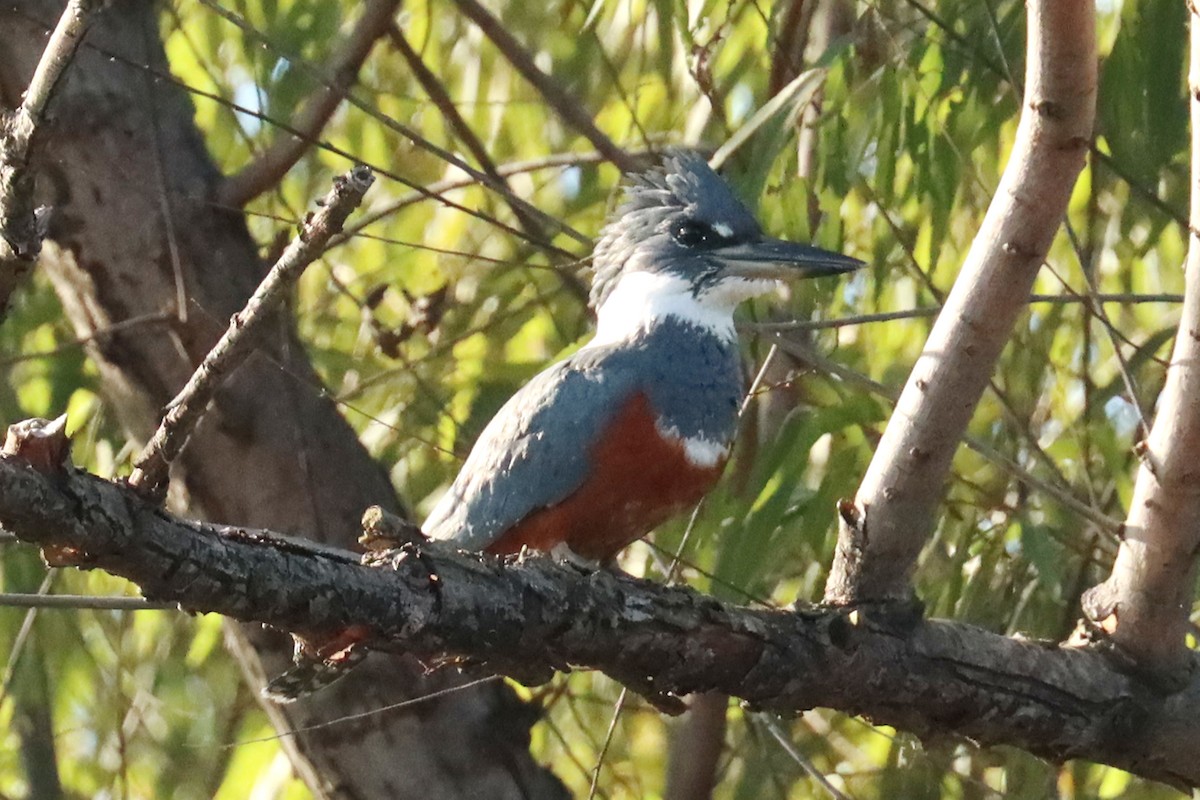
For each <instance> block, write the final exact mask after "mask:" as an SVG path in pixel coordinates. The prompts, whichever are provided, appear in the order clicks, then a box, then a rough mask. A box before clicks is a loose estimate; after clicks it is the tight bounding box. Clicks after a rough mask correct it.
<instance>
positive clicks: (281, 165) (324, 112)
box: [216, 0, 400, 207]
mask: <svg viewBox="0 0 1200 800" xmlns="http://www.w3.org/2000/svg"><path fill="white" fill-rule="evenodd" d="M399 5H400V2H399V0H368V2H367V3H365V4H364V8H363V13H362V16H361V17H359V19H358V22H356V23H355V24H354V28H353V29H352V30H351V31H350V35H349V36H348V37H346V39H345V41H343V42H342V43H341V44H340V45H339V47H338V48H337V50H335V51H334V53H333V55H332V56H331V57H330V59H329V70H328V73H329V74H328V77H327V79H326V81H324V82H322V83H321V84H320V85H319V86H318V87H317V90H316V92H315V93H314V94H313V95H312V96H311V97H309V98H308V99H307V100H305V102H304V106H303V107H302V108H301V109H300V111H299V113H298V114H297V115H296V118H295V119H294V120H293V121H292V123H291V128H292V129H293V130H295V131H299V132H300V134H301V135H296V134H294V133H290V132H280V133H279V134H278V135H277V136H276V138H275V140H274V141H273V142H271V144H270V145H268V146H267V148H266V149H265V150H263V151H262V152H261V153H259V154H258V156H257V157H256V158H255V159H254V160H253V161H251V162H250V163H249V164H247V165H246V166H244V167H242V169H241V170H240V171H239V172H238V173H237V174H235V175H230V176H229V177H227V178H226V179H225V180H224V181H223V182H222V183H221V185H220V187H219V188H218V189H217V193H216V200H217V202H218V203H221V204H223V205H229V206H235V207H241V206H244V205H245V204H246V203H248V202H250V201H251V200H253V199H254V198H255V197H258V196H259V195H260V194H262V193H263V192H265V191H268V190H269V189H271V188H272V187H274V186H275V185H277V184H278V183H279V181H280V180H281V179H282V178H283V176H284V175H285V174H286V173H287V171H288V170H289V169H291V168H292V167H293V166H294V165H295V164H296V162H297V161H299V160H300V159H301V157H303V155H304V154H305V153H307V152H308V149H309V146H310V143H311V142H313V141H315V140H317V139H318V138H319V137H320V136H321V131H323V130H324V129H325V125H326V124H327V123H328V122H329V120H330V118H331V117H332V116H333V112H334V111H336V110H337V107H338V105H339V104H341V102H342V100H343V99H345V97H346V93H347V92H348V91H349V90H350V87H351V86H352V85H353V84H354V81H355V80H356V79H357V78H358V72H359V70H360V69H361V68H362V65H363V63H364V62H365V61H366V60H367V56H368V55H369V54H370V52H371V49H372V48H373V47H374V46H375V42H376V41H378V40H379V39H380V38H381V37H383V36H384V35H385V34H386V33H387V32H388V28H389V27H390V26H391V24H392V19H393V18H394V17H395V15H396V8H397V7H398V6H399Z"/></svg>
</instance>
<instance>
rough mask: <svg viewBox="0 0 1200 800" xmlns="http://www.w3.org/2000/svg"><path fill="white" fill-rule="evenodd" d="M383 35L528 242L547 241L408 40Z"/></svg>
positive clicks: (577, 291)
mask: <svg viewBox="0 0 1200 800" xmlns="http://www.w3.org/2000/svg"><path fill="white" fill-rule="evenodd" d="M387 33H388V38H389V40H390V41H391V43H392V45H393V46H394V47H395V48H396V49H397V50H398V51H399V52H400V55H401V57H403V58H404V60H405V62H406V63H407V64H408V67H409V69H411V70H412V71H413V75H414V76H415V77H416V79H417V82H418V83H420V84H421V88H422V89H424V90H425V94H426V95H428V96H429V99H430V100H431V101H432V102H433V104H434V105H435V106H437V109H438V111H440V112H441V114H442V119H444V120H445V121H446V124H447V125H449V126H450V129H451V130H452V131H453V132H454V135H455V136H456V137H458V140H459V141H461V142H462V143H463V145H464V146H465V147H466V148H467V149H468V150H469V151H471V155H472V156H474V157H475V161H476V162H477V163H478V164H479V168H480V169H481V170H482V171H483V173H484V174H485V175H487V176H488V179H489V180H491V181H492V182H493V183H494V184H495V185H496V186H499V187H503V190H502V191H500V192H499V194H500V196H501V197H503V198H504V200H505V201H506V202H507V203H508V206H509V208H511V209H512V212H513V216H515V217H516V218H517V220H518V221H519V222H520V223H521V227H523V228H524V229H525V231H526V232H527V233H528V234H529V236H530V238H532V239H535V240H546V241H549V236H548V235H547V232H546V226H545V225H544V224H543V220H544V219H545V215H544V214H531V213H530V212H529V209H528V204H527V203H525V202H523V201H522V202H517V200H518V195H517V193H516V192H514V191H513V189H512V187H511V186H510V185H509V183H508V181H507V180H505V178H504V176H502V175H501V174H500V172H499V171H498V170H497V169H496V162H495V161H493V160H492V156H491V154H490V153H488V151H487V148H486V147H485V146H484V144H483V142H482V141H481V140H480V139H479V137H478V136H476V135H475V131H473V130H472V129H471V126H470V125H468V124H467V121H466V120H465V119H463V116H462V114H460V113H459V112H458V108H457V107H456V106H455V105H454V101H453V100H452V99H451V97H450V94H449V92H447V91H446V87H445V86H443V85H442V83H441V81H439V80H438V77H437V76H436V75H434V74H433V71H432V70H430V69H429V67H427V66H425V62H424V61H422V60H421V55H420V53H418V52H417V51H416V50H414V49H413V47H412V45H410V44H409V43H408V40H407V39H405V38H404V34H403V32H401V30H400V29H399V28H398V27H396V24H395V22H392V23H391V24H390V25H389V26H388V32H387ZM556 227H557V226H556ZM551 257H554V256H553V254H551ZM559 259H560V260H561V256H559ZM555 272H556V274H557V275H558V277H559V279H560V280H561V281H563V283H564V284H565V285H566V287H567V289H568V290H569V291H570V292H571V293H572V294H574V295H575V297H577V298H579V299H580V300H581V301H582V302H585V303H586V302H587V296H588V291H587V287H586V286H585V285H584V284H583V282H582V281H580V280H579V278H578V277H576V276H575V275H573V274H571V273H570V272H568V271H567V270H556V271H555Z"/></svg>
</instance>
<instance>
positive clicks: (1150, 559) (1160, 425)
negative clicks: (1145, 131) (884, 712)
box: [1083, 4, 1200, 682]
mask: <svg viewBox="0 0 1200 800" xmlns="http://www.w3.org/2000/svg"><path fill="white" fill-rule="evenodd" d="M1188 8H1189V13H1190V14H1191V65H1190V68H1189V71H1188V77H1189V83H1190V84H1191V92H1190V102H1191V118H1192V120H1191V121H1192V192H1191V195H1192V196H1191V204H1192V210H1191V221H1190V223H1189V229H1190V231H1191V236H1190V240H1189V246H1188V255H1187V264H1186V268H1185V269H1186V271H1185V283H1186V291H1185V294H1184V300H1183V310H1182V312H1181V316H1180V319H1179V332H1178V333H1177V334H1176V336H1175V347H1174V350H1173V351H1172V353H1171V363H1170V366H1169V367H1168V368H1167V380H1166V384H1165V385H1164V387H1163V391H1162V394H1161V395H1160V397H1159V401H1158V413H1157V415H1156V417H1155V419H1154V426H1153V428H1151V430H1150V435H1149V437H1148V438H1147V439H1146V441H1145V443H1144V447H1143V449H1142V451H1141V456H1142V463H1141V467H1140V468H1139V469H1138V474H1137V483H1136V485H1135V486H1134V492H1133V500H1132V501H1131V503H1130V506H1129V515H1128V517H1127V518H1126V520H1125V536H1124V538H1123V540H1122V542H1121V547H1120V549H1119V550H1118V551H1117V558H1116V561H1115V563H1114V564H1113V569H1112V574H1111V575H1110V576H1109V577H1108V580H1106V581H1105V582H1104V583H1102V584H1100V585H1099V586H1096V587H1094V588H1093V589H1091V590H1090V591H1088V592H1087V593H1086V594H1085V595H1084V603H1083V605H1084V611H1085V612H1086V613H1087V615H1088V618H1089V619H1090V620H1091V621H1092V622H1093V623H1094V624H1095V625H1096V626H1097V627H1098V628H1099V629H1100V631H1101V632H1103V633H1104V634H1106V635H1107V636H1108V638H1109V640H1110V641H1112V642H1113V643H1115V644H1116V645H1117V646H1118V647H1119V648H1121V650H1122V651H1123V652H1124V653H1125V654H1126V655H1128V656H1130V657H1131V658H1133V659H1134V661H1135V662H1137V664H1138V666H1139V667H1141V668H1143V669H1145V670H1148V671H1150V672H1151V673H1153V674H1155V675H1157V676H1158V677H1159V678H1161V679H1173V680H1174V681H1176V682H1178V681H1182V680H1186V679H1187V677H1188V676H1187V675H1186V673H1185V671H1184V670H1185V669H1186V668H1187V667H1188V666H1189V665H1190V664H1191V656H1190V654H1189V652H1188V649H1187V647H1186V645H1185V642H1184V635H1185V634H1186V632H1187V629H1188V618H1189V615H1190V613H1191V608H1192V600H1193V597H1194V594H1195V585H1196V556H1197V552H1198V549H1200V474H1198V472H1197V462H1196V453H1197V452H1200V15H1198V14H1197V11H1196V8H1195V6H1193V5H1191V4H1189V5H1188Z"/></svg>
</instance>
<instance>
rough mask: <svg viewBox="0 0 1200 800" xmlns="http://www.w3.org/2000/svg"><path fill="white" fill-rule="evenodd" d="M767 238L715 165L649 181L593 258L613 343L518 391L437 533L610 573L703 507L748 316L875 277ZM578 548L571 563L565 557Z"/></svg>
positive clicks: (669, 166)
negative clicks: (629, 553) (828, 284)
mask: <svg viewBox="0 0 1200 800" xmlns="http://www.w3.org/2000/svg"><path fill="white" fill-rule="evenodd" d="M861 265H862V262H860V261H858V260H857V259H854V258H850V257H849V256H844V255H839V254H837V253H830V252H828V251H825V250H819V249H817V248H815V247H809V246H807V245H802V244H793V243H791V242H784V241H780V240H778V239H770V238H768V237H766V236H764V235H763V232H762V229H761V228H760V227H759V225H758V222H757V221H755V219H754V216H753V215H752V214H751V213H750V211H749V210H748V209H747V208H746V207H745V206H744V205H743V204H742V203H741V202H740V201H739V200H738V199H737V198H736V197H735V196H734V194H733V192H732V190H731V189H730V188H729V185H728V184H726V183H725V181H723V180H722V179H721V178H720V177H719V176H718V175H717V174H716V173H715V172H713V171H712V169H710V168H709V166H708V164H707V163H706V162H705V161H704V159H703V158H701V157H700V156H698V155H695V154H692V153H677V154H675V155H673V156H671V157H669V158H667V159H666V162H665V163H664V165H663V168H662V169H660V170H656V171H653V172H650V173H647V174H645V175H642V176H640V177H637V178H635V179H634V181H633V183H632V185H631V186H630V187H629V188H628V190H627V192H626V197H625V202H624V204H623V205H622V206H621V207H620V208H619V209H618V210H617V213H616V216H615V217H614V218H613V220H612V221H611V222H609V224H608V225H607V226H606V227H605V228H604V230H603V231H602V232H601V234H600V241H599V243H598V244H597V245H596V251H595V254H594V256H593V258H592V267H593V270H594V272H595V278H594V282H593V285H592V296H591V299H592V305H593V306H594V308H595V309H596V318H597V328H596V335H595V337H594V338H593V339H592V340H591V341H590V342H588V343H587V344H586V345H584V346H583V347H582V348H581V349H580V350H579V351H577V352H576V353H575V354H574V355H572V356H570V357H569V358H567V359H566V360H564V361H561V362H559V363H557V364H555V365H554V366H552V367H550V368H549V369H547V370H545V371H544V372H542V373H541V374H540V375H538V376H537V377H535V378H534V379H533V380H532V381H530V382H529V383H528V384H526V385H525V386H524V387H523V388H522V389H521V390H520V391H518V392H517V393H516V394H515V395H513V397H512V399H510V400H509V401H508V402H507V403H506V404H505V405H504V407H503V408H501V409H500V411H499V413H497V414H496V416H495V417H494V418H493V419H492V421H491V422H489V423H488V425H487V427H486V428H484V430H483V433H482V434H480V436H479V439H478V441H476V442H475V446H474V448H473V449H472V450H471V453H470V455H469V456H467V460H466V463H465V464H463V468H462V470H461V471H460V472H459V473H458V477H457V478H456V479H455V481H454V484H453V485H452V486H451V487H450V489H449V491H447V492H446V494H445V495H444V496H443V497H442V499H441V501H440V502H439V503H438V504H437V506H436V507H435V508H434V509H433V511H432V513H430V515H429V517H428V519H426V520H425V524H424V525H423V526H422V531H423V533H424V534H425V535H426V536H428V537H429V538H431V539H440V540H446V541H449V542H451V543H453V544H454V545H455V546H456V547H458V548H460V549H463V550H485V551H488V552H491V553H496V554H507V553H517V552H519V551H520V550H521V548H522V547H529V548H532V549H535V550H541V551H545V552H551V553H555V554H561V555H564V556H569V555H572V554H573V555H574V556H575V557H578V558H581V559H584V560H587V561H607V560H609V559H610V558H612V557H613V556H615V555H616V554H617V553H618V552H619V551H620V550H621V549H622V548H623V547H625V546H626V545H628V544H630V543H631V542H633V541H635V540H637V539H639V538H641V537H642V536H645V535H646V534H647V533H649V532H650V531H651V530H652V529H653V528H654V527H655V526H656V525H658V524H659V523H661V522H663V521H665V520H666V519H668V518H669V517H671V516H673V515H674V514H676V513H678V512H680V511H683V510H685V509H687V508H689V507H691V506H692V505H693V504H695V503H696V502H697V501H698V500H699V499H700V498H701V497H703V496H704V494H705V493H706V492H707V491H708V490H709V489H711V488H712V486H713V484H714V483H715V482H716V480H717V478H718V477H720V475H721V470H722V469H723V468H724V466H725V462H726V460H727V459H728V458H729V452H730V449H731V448H732V445H733V436H734V432H735V429H736V427H737V414H738V408H739V406H740V405H741V399H742V379H741V370H740V369H739V364H738V346H737V334H736V333H735V332H734V327H733V311H734V309H735V308H736V307H737V306H738V304H739V303H741V302H742V301H743V300H747V299H749V298H751V297H754V296H756V295H761V294H764V293H766V292H769V291H771V290H772V289H773V288H775V286H776V281H778V280H780V279H791V278H810V277H816V276H820V275H834V274H837V273H840V272H847V271H849V270H853V269H856V268H857V267H859V266H861ZM565 551H569V552H565ZM363 636H364V632H363V631H360V630H357V629H348V630H346V631H343V632H340V633H339V634H337V635H334V636H328V635H327V636H324V637H319V638H313V637H310V638H306V637H303V636H300V635H297V636H296V652H295V666H294V667H293V668H292V669H290V670H289V671H287V672H285V673H284V674H283V675H280V676H279V677H277V678H275V679H274V680H272V681H271V682H270V683H269V684H268V685H267V687H266V688H265V689H264V690H263V693H264V694H265V695H266V696H267V697H269V698H271V699H273V700H275V701H277V702H288V701H290V700H293V699H295V698H297V697H299V696H301V695H304V694H308V693H310V692H313V691H315V690H317V689H319V688H321V687H322V686H325V685H328V684H329V683H332V682H333V681H334V680H336V679H338V678H339V677H341V676H342V675H344V674H345V673H346V672H347V671H349V669H351V668H352V667H353V666H354V665H355V664H357V663H359V662H360V661H362V659H363V658H364V657H365V650H364V649H363V648H362V646H361V641H362V638H363Z"/></svg>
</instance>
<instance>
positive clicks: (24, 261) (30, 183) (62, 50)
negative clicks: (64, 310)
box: [0, 0, 97, 317]
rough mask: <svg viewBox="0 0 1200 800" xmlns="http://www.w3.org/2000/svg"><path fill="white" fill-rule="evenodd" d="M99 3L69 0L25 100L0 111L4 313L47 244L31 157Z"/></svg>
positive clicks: (0, 305) (0, 294) (0, 292)
mask: <svg viewBox="0 0 1200 800" xmlns="http://www.w3.org/2000/svg"><path fill="white" fill-rule="evenodd" d="M96 5H97V3H96V2H95V0H71V2H69V3H67V7H66V8H65V9H63V13H62V17H60V18H59V20H58V25H57V27H55V29H54V33H53V34H51V36H50V41H49V42H47V43H46V49H45V50H44V51H43V53H42V58H41V60H40V61H39V62H38V65H37V69H36V70H35V71H34V73H33V79H32V80H31V81H30V82H29V88H28V89H26V90H25V97H24V99H23V100H22V101H21V105H20V106H18V107H17V109H16V110H15V111H13V112H12V113H11V114H8V115H4V116H3V117H0V317H2V316H3V314H4V311H5V309H7V308H8V303H9V300H10V299H11V298H12V294H13V292H14V291H16V289H17V287H18V286H19V285H20V284H21V282H22V281H23V280H24V279H25V276H26V275H28V274H29V271H30V270H31V269H32V268H33V264H34V262H35V261H36V260H37V257H38V253H40V252H41V250H42V237H43V236H45V233H46V224H47V220H48V211H47V210H46V209H38V208H35V206H34V202H35V200H34V196H33V190H34V171H33V169H32V162H33V159H34V158H35V157H36V155H37V153H38V150H39V149H40V148H41V147H42V143H43V141H44V140H45V134H44V126H43V122H44V121H45V115H46V107H47V105H48V104H49V103H50V99H51V98H52V97H53V96H54V90H55V88H56V87H57V86H58V82H59V80H60V79H61V78H62V76H63V73H64V72H65V71H66V69H67V66H68V65H69V64H70V63H71V60H72V58H74V56H75V51H76V49H78V47H79V43H80V42H81V41H82V40H83V36H84V34H85V33H87V27H88V20H89V17H90V16H91V13H92V11H93V9H94V8H95V6H96Z"/></svg>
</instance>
